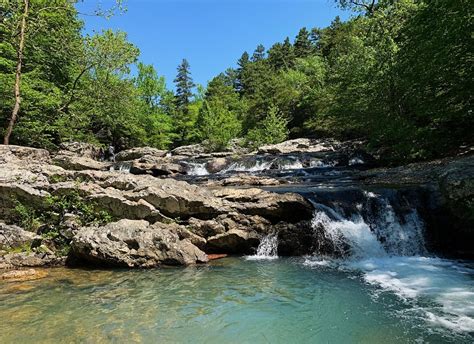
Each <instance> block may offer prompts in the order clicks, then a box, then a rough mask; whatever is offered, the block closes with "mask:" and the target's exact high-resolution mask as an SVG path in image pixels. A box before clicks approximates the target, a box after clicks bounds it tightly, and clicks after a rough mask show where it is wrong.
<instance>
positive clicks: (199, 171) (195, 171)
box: [188, 162, 209, 176]
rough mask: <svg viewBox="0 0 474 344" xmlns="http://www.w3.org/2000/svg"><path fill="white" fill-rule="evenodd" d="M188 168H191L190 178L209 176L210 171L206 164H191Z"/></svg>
mask: <svg viewBox="0 0 474 344" xmlns="http://www.w3.org/2000/svg"><path fill="white" fill-rule="evenodd" d="M188 166H189V171H188V175H190V176H207V175H208V174H209V171H208V170H207V169H206V163H205V162H204V163H196V162H190V163H189V164H188Z"/></svg>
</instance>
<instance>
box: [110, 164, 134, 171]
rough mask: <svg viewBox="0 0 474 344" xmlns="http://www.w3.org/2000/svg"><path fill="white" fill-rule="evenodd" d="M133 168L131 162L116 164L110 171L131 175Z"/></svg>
mask: <svg viewBox="0 0 474 344" xmlns="http://www.w3.org/2000/svg"><path fill="white" fill-rule="evenodd" d="M131 168H132V164H131V163H130V162H120V163H116V164H114V165H113V166H111V167H110V171H111V172H113V171H118V172H121V173H130V169H131Z"/></svg>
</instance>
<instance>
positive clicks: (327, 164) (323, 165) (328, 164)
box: [309, 159, 337, 168]
mask: <svg viewBox="0 0 474 344" xmlns="http://www.w3.org/2000/svg"><path fill="white" fill-rule="evenodd" d="M336 165H337V161H327V162H324V161H323V160H320V159H311V161H310V162H309V166H310V167H316V168H328V167H334V166H336Z"/></svg>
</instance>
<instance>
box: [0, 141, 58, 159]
mask: <svg viewBox="0 0 474 344" xmlns="http://www.w3.org/2000/svg"><path fill="white" fill-rule="evenodd" d="M13 158H14V159H18V160H21V161H25V162H27V163H28V162H41V163H49V162H50V155H49V152H48V151H47V150H45V149H38V148H31V147H23V146H14V145H0V163H5V162H8V161H9V160H10V159H13Z"/></svg>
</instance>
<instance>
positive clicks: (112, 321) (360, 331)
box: [0, 258, 474, 344]
mask: <svg viewBox="0 0 474 344" xmlns="http://www.w3.org/2000/svg"><path fill="white" fill-rule="evenodd" d="M408 263H409V264H408V265H412V264H411V263H410V262H408ZM382 267H383V266H382ZM358 269H359V270H358ZM362 269H365V270H360V267H358V268H355V267H354V268H349V269H345V268H340V267H336V266H334V265H331V264H326V263H325V261H318V260H308V259H304V258H298V259H282V258H280V259H275V260H246V259H244V258H227V259H222V260H218V261H214V262H213V263H212V264H210V265H209V266H200V267H189V268H170V269H157V270H146V271H120V270H118V271H117V270H114V271H101V270H69V269H55V270H51V271H50V274H49V277H47V278H45V279H42V280H37V281H30V282H21V283H5V282H0V342H1V343H76V342H77V343H108V342H111V343H124V342H126V343H135V342H137V343H384V344H387V343H471V342H472V341H473V336H472V334H473V332H470V331H469V327H467V328H466V326H470V323H469V320H472V317H470V316H471V315H474V314H471V313H469V312H474V309H471V310H469V309H468V310H467V311H466V312H468V313H466V314H467V321H468V322H467V323H466V322H464V323H463V324H464V325H463V326H464V328H456V326H449V325H448V326H446V324H442V323H436V322H433V321H429V319H428V318H427V315H426V314H427V312H426V309H429V308H430V307H432V308H437V307H438V308H439V307H440V305H439V304H436V298H433V297H429V294H426V295H428V296H426V297H424V296H423V295H421V297H419V298H410V297H405V298H404V297H400V292H399V290H398V291H397V289H396V288H393V287H392V288H389V287H387V285H385V284H386V283H385V284H383V283H372V280H371V279H370V278H374V271H376V272H375V276H376V278H377V276H379V275H377V271H378V270H376V269H375V270H374V268H373V267H372V268H370V267H369V268H367V267H365V268H362ZM443 269H444V268H443ZM467 271H469V270H467ZM445 272H446V271H445ZM394 273H395V274H397V273H399V272H397V271H395V272H394ZM455 273H456V272H455ZM391 276H392V279H393V273H392V275H391ZM460 276H461V277H459V276H458V277H459V278H460V282H459V283H457V285H456V286H457V287H459V288H466V286H467V288H469V290H468V291H471V292H473V293H474V291H473V290H472V289H470V288H471V287H472V274H470V273H467V274H465V273H464V274H461V275H460ZM447 277H448V278H450V279H452V276H450V275H448V276H447ZM400 280H401V281H403V279H400ZM400 280H399V282H393V281H392V282H393V283H392V284H394V285H395V286H397V283H400ZM431 289H432V288H431ZM431 289H430V290H431ZM451 291H452V292H454V293H455V290H451ZM467 296H468V298H467V299H466V302H467V303H462V302H461V305H467V307H473V305H472V304H471V303H470V302H472V301H473V300H472V295H467ZM469 297H470V298H469ZM463 314H464V313H463ZM458 318H459V317H458ZM451 320H452V319H451ZM458 320H459V319H458ZM464 320H466V319H464ZM451 323H452V324H457V323H455V322H454V323H453V322H451Z"/></svg>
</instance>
